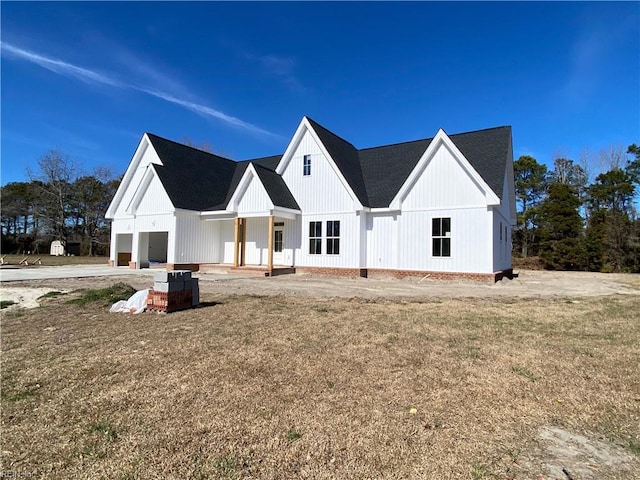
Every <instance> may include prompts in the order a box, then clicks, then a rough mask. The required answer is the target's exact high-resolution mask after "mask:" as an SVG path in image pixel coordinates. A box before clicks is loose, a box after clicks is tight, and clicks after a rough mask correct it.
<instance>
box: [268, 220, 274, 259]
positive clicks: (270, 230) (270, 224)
mask: <svg viewBox="0 0 640 480" xmlns="http://www.w3.org/2000/svg"><path fill="white" fill-rule="evenodd" d="M268 243H269V261H268V264H267V266H268V267H269V271H271V270H273V215H269V242H268Z"/></svg>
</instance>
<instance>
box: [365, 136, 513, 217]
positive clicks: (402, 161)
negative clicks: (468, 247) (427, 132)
mask: <svg viewBox="0 0 640 480" xmlns="http://www.w3.org/2000/svg"><path fill="white" fill-rule="evenodd" d="M449 138H450V139H451V141H452V142H453V143H454V144H455V145H456V147H458V149H459V150H460V151H461V152H462V154H463V155H464V156H465V158H466V159H467V160H468V161H469V163H470V164H471V166H472V167H473V168H474V169H475V170H476V171H477V172H478V174H479V175H480V176H481V177H482V178H483V179H484V181H485V182H486V183H487V185H489V187H490V188H491V190H493V192H494V193H495V194H496V195H497V196H498V198H500V199H501V200H502V193H503V192H502V188H503V184H502V182H503V181H504V171H505V167H506V163H507V161H510V158H509V151H510V145H511V127H508V126H504V127H495V128H489V129H485V130H477V131H473V132H467V133H459V134H455V135H449ZM432 140H433V138H427V139H424V140H415V141H412V142H404V143H397V144H394V145H385V146H382V147H374V148H366V149H362V150H360V151H359V158H360V164H361V167H362V172H363V174H364V180H365V184H366V186H367V196H368V200H369V203H368V206H369V207H372V208H378V207H388V206H389V204H390V203H391V200H393V198H394V197H395V195H396V194H397V193H398V191H399V190H400V187H401V186H402V185H403V184H404V182H405V181H406V180H407V178H408V177H409V175H410V174H411V172H412V171H413V169H414V168H415V166H416V164H417V163H418V161H419V160H420V157H421V156H422V154H423V153H424V152H425V150H426V149H427V148H428V147H429V145H430V144H431V141H432Z"/></svg>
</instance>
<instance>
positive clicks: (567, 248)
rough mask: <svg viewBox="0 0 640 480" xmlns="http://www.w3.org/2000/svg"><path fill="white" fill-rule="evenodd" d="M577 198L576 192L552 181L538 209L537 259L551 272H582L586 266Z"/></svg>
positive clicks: (563, 184) (568, 186) (566, 185)
mask: <svg viewBox="0 0 640 480" xmlns="http://www.w3.org/2000/svg"><path fill="white" fill-rule="evenodd" d="M580 204H581V202H580V199H579V198H578V195H577V192H576V191H575V189H574V188H573V187H572V186H571V185H568V184H566V183H559V182H555V183H553V184H552V185H551V186H550V187H549V194H548V196H547V198H546V199H545V200H544V201H543V202H542V203H541V204H540V206H539V207H538V211H539V222H540V257H541V259H542V261H543V263H544V266H545V268H548V269H550V270H581V269H582V268H584V265H585V250H584V241H583V237H582V218H581V217H580V213H579V211H578V209H579V208H580Z"/></svg>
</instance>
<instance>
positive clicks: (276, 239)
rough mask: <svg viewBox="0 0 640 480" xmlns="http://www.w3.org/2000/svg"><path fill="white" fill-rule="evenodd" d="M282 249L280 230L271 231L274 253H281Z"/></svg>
mask: <svg viewBox="0 0 640 480" xmlns="http://www.w3.org/2000/svg"><path fill="white" fill-rule="evenodd" d="M282 247H283V242H282V230H274V231H273V251H274V252H275V253H281V252H282Z"/></svg>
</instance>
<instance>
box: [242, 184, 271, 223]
mask: <svg viewBox="0 0 640 480" xmlns="http://www.w3.org/2000/svg"><path fill="white" fill-rule="evenodd" d="M252 176H253V175H252ZM272 208H273V203H272V202H271V199H270V198H269V195H268V194H267V191H266V190H265V189H264V186H263V185H262V182H261V181H260V179H258V178H255V176H253V178H252V179H251V181H250V182H249V185H248V186H247V188H246V190H245V191H244V192H242V194H241V195H240V200H239V202H238V206H237V212H238V216H239V217H241V216H242V215H243V214H251V213H258V212H264V211H265V210H270V209H272Z"/></svg>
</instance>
